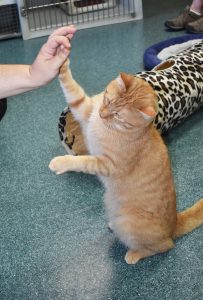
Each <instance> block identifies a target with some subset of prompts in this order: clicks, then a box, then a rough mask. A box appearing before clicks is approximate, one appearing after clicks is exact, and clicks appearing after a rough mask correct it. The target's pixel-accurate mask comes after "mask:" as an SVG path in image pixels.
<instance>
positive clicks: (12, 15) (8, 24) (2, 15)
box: [0, 0, 21, 39]
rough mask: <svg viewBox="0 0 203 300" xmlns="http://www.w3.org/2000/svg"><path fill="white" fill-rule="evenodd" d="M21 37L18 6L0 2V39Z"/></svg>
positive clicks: (4, 0) (12, 2) (10, 2)
mask: <svg viewBox="0 0 203 300" xmlns="http://www.w3.org/2000/svg"><path fill="white" fill-rule="evenodd" d="M19 35H21V29H20V21H19V16H18V8H17V4H16V3H15V2H14V1H6V0H3V1H0V39H4V38H9V37H15V36H19Z"/></svg>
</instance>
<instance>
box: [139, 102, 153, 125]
mask: <svg viewBox="0 0 203 300" xmlns="http://www.w3.org/2000/svg"><path fill="white" fill-rule="evenodd" d="M138 111H139V112H140V114H141V115H142V117H143V118H144V119H145V120H146V121H149V122H151V121H152V120H154V118H155V117H156V114H157V111H156V108H155V107H154V106H151V105H150V106H145V107H142V108H141V109H138Z"/></svg>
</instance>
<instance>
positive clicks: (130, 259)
mask: <svg viewBox="0 0 203 300" xmlns="http://www.w3.org/2000/svg"><path fill="white" fill-rule="evenodd" d="M140 258H141V257H140V254H139V253H138V252H137V251H133V250H128V252H127V253H126V255H125V261H126V262H127V264H129V265H135V264H136V263H137V262H138V261H139V260H140Z"/></svg>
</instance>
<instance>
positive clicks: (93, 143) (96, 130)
mask: <svg viewBox="0 0 203 300" xmlns="http://www.w3.org/2000/svg"><path fill="white" fill-rule="evenodd" d="M103 126H104V125H103V124H102V121H101V119H100V116H99V113H98V108H97V107H95V108H94V110H93V112H92V114H91V117H90V119H89V122H88V125H87V128H86V137H87V146H88V149H89V153H90V154H91V155H101V154H102V153H103V151H102V143H101V138H102V136H103V133H104V132H103V130H104V128H103Z"/></svg>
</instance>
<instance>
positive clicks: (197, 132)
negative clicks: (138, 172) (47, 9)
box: [0, 0, 203, 300]
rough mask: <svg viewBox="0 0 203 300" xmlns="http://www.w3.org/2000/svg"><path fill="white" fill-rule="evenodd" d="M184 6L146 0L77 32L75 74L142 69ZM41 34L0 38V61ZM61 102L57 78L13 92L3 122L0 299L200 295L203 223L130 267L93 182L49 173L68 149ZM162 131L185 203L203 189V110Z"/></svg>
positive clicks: (29, 52)
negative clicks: (61, 129)
mask: <svg viewBox="0 0 203 300" xmlns="http://www.w3.org/2000/svg"><path fill="white" fill-rule="evenodd" d="M176 2H178V3H176ZM186 3H187V1H175V0H173V1H161V0H160V1H158V0H152V1H147V0H144V14H145V17H144V20H142V21H137V22H134V23H125V24H119V25H113V26H107V27H100V28H94V29H89V30H82V31H79V32H78V33H77V35H76V37H75V39H74V42H73V52H72V56H71V60H72V70H73V73H74V76H75V78H76V79H77V80H78V81H79V82H80V83H81V84H82V85H83V86H84V87H85V88H86V90H87V91H88V92H89V93H90V94H92V93H96V92H99V91H101V90H102V89H103V88H104V86H105V85H106V84H107V83H108V81H109V80H111V79H112V78H113V77H115V76H116V75H117V74H118V72H119V71H121V70H122V71H126V72H132V73H134V72H137V71H141V70H143V64H142V56H143V53H144V50H145V49H146V47H148V46H150V45H152V44H154V43H156V42H159V41H161V40H164V39H166V38H169V37H174V36H177V35H183V34H185V33H184V32H177V33H171V32H166V31H165V30H164V26H163V23H164V21H165V20H166V19H167V18H169V17H171V16H174V15H176V14H177V13H178V12H179V11H180V10H181V8H182V7H183V6H184V5H185V4H186ZM44 41H45V38H38V39H34V40H29V41H22V40H21V39H13V40H7V41H0V63H31V62H32V61H33V59H34V57H35V55H36V54H37V52H38V50H39V48H40V46H41V45H42V43H43V42H44ZM64 107H65V101H64V98H63V95H62V92H61V89H60V87H59V84H58V81H57V80H55V81H53V82H52V83H51V84H50V85H48V86H47V87H44V88H41V89H40V90H37V91H33V92H29V93H26V94H24V95H19V96H16V97H12V98H10V99H9V101H8V111H7V113H6V115H5V117H4V119H3V120H2V122H1V123H0V299H1V300H66V299H67V300H69V299H71V300H84V299H91V300H107V299H108V300H121V299H125V300H137V299H140V300H152V299H153V300H158V299H161V300H162V299H164V300H165V299H167V300H168V299H170V300H172V299H175V300H176V299H178V300H201V299H203V284H202V282H203V250H202V249H203V247H202V246H203V245H202V238H203V228H199V229H197V230H195V231H194V232H193V233H191V234H189V235H187V236H184V237H183V238H181V239H179V240H178V241H177V242H176V248H175V249H173V250H172V251H170V252H169V253H166V254H163V255H157V256H155V257H152V258H148V259H145V260H143V261H140V262H139V263H138V264H137V265H136V266H128V265H126V263H125V262H124V260H123V256H124V254H125V251H126V249H125V248H124V247H123V246H122V245H121V244H120V243H119V242H118V241H116V240H115V238H114V235H113V234H112V233H110V232H109V231H108V229H107V224H106V219H105V212H104V208H103V203H102V195H103V188H102V186H101V185H100V183H99V182H98V180H97V179H96V178H95V177H94V176H87V175H84V174H74V173H70V174H64V175H62V176H55V175H54V174H53V173H51V172H50V171H49V169H48V164H49V161H50V160H51V158H53V157H54V156H56V155H60V154H63V153H64V149H63V148H62V146H61V144H60V141H59V138H58V133H57V122H58V117H59V115H60V113H61V111H62V110H63V108H64ZM165 138H166V142H167V144H168V146H169V150H170V154H171V160H172V166H173V172H174V176H175V182H176V189H177V195H178V209H184V208H186V207H188V206H191V205H192V203H194V202H195V201H196V200H197V199H198V198H200V197H201V196H202V195H203V163H202V162H203V150H202V149H203V109H200V110H199V111H198V112H197V113H195V114H194V115H193V116H192V117H191V118H189V119H188V120H187V121H186V122H185V123H184V124H182V125H180V126H179V127H177V128H176V129H174V130H172V131H171V132H170V133H169V134H167V136H166V137H165Z"/></svg>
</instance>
